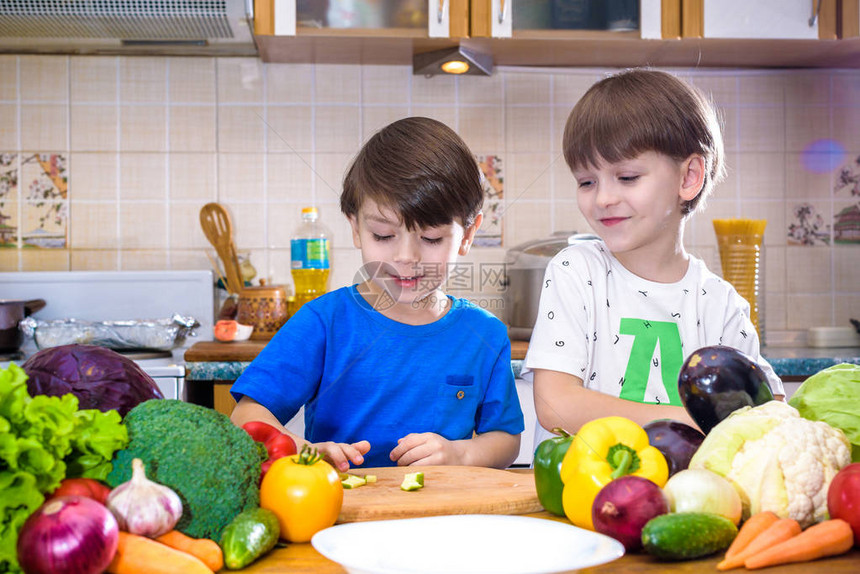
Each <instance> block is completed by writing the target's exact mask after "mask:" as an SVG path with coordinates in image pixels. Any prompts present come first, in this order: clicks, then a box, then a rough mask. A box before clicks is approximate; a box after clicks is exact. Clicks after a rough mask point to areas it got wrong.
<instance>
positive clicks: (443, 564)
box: [311, 514, 624, 574]
mask: <svg viewBox="0 0 860 574" xmlns="http://www.w3.org/2000/svg"><path fill="white" fill-rule="evenodd" d="M311 544H313V546H314V548H316V549H317V551H318V552H319V553H320V554H322V555H323V556H325V557H326V558H328V559H329V560H333V561H335V562H337V563H339V564H340V565H341V566H343V567H344V568H346V569H347V570H348V571H349V572H350V573H352V574H366V573H374V574H435V573H445V574H453V573H462V574H466V573H468V574H479V573H486V574H526V573H529V574H549V573H552V572H567V571H569V570H576V569H578V568H586V567H589V566H596V565H598V564H604V563H606V562H611V561H612V560H615V559H617V558H620V557H621V556H623V555H624V547H623V546H622V545H621V543H620V542H618V541H617V540H614V539H612V538H610V537H608V536H604V535H603V534H598V533H597V532H591V531H590V530H584V529H582V528H577V527H576V526H573V525H570V524H566V523H563V522H557V521H555V520H545V519H542V518H530V517H527V516H505V515H484V514H464V515H457V516H429V517H425V518H406V519H401V520H381V521H371V522H353V523H350V524H339V525H337V526H333V527H331V528H326V529H325V530H322V531H320V532H318V533H317V534H316V535H314V537H313V539H312V540H311Z"/></svg>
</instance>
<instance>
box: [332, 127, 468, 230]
mask: <svg viewBox="0 0 860 574" xmlns="http://www.w3.org/2000/svg"><path fill="white" fill-rule="evenodd" d="M365 199H371V200H373V201H374V202H376V203H377V204H378V205H380V206H382V207H386V208H389V209H392V210H394V211H395V212H397V214H398V215H399V216H400V218H401V219H402V222H403V224H405V225H406V228H407V229H410V230H411V229H414V228H415V227H435V226H438V225H447V224H449V223H451V222H453V221H454V219H455V218H457V219H458V220H459V221H460V223H462V224H463V225H464V226H465V227H468V226H470V225H472V223H474V221H475V216H476V215H477V214H478V213H479V212H480V211H481V206H482V205H483V202H484V189H483V186H482V182H481V172H480V170H479V168H478V163H477V161H476V160H475V157H474V156H473V155H472V152H471V151H470V150H469V148H468V146H466V143H465V142H464V141H463V140H462V139H461V138H460V136H458V135H457V134H456V133H455V132H454V131H453V130H452V129H451V128H449V127H448V126H446V125H445V124H443V123H442V122H439V121H436V120H432V119H430V118H421V117H413V118H405V119H402V120H398V121H396V122H394V123H392V124H389V125H388V126H386V127H384V128H382V129H381V130H379V131H378V132H376V133H375V134H374V135H373V136H372V137H371V138H370V139H369V140H368V141H367V143H365V144H364V146H363V147H362V148H361V150H360V151H359V152H358V154H357V155H356V156H355V159H353V161H352V165H351V166H350V167H349V170H348V171H347V173H346V176H345V177H344V180H343V193H342V194H341V196H340V210H341V211H342V212H343V213H344V214H345V215H346V216H348V217H349V216H357V215H358V211H359V210H360V209H361V205H362V202H363V201H364V200H365Z"/></svg>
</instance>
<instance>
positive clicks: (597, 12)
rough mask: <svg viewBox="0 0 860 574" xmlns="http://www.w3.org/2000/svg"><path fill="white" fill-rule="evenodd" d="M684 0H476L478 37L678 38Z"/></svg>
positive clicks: (473, 29)
mask: <svg viewBox="0 0 860 574" xmlns="http://www.w3.org/2000/svg"><path fill="white" fill-rule="evenodd" d="M680 6H681V0H472V1H471V6H470V14H471V23H470V29H471V36H472V37H476V38H510V37H513V38H559V39H583V38H586V39H587V38H594V39H599V38H601V37H606V38H609V37H613V36H614V37H628V38H648V39H658V38H678V37H680V35H681V9H680Z"/></svg>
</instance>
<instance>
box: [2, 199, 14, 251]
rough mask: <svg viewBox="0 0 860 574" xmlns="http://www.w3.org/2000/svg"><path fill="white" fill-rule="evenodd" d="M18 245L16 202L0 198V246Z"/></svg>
mask: <svg viewBox="0 0 860 574" xmlns="http://www.w3.org/2000/svg"><path fill="white" fill-rule="evenodd" d="M4 247H12V248H14V247H18V202H17V201H8V200H2V199H0V248H4Z"/></svg>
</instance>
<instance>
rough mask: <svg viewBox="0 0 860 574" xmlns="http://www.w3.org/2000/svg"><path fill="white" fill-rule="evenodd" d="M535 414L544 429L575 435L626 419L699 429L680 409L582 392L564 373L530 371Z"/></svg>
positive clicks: (579, 384)
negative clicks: (596, 422)
mask: <svg viewBox="0 0 860 574" xmlns="http://www.w3.org/2000/svg"><path fill="white" fill-rule="evenodd" d="M534 396H535V411H537V415H538V421H539V422H540V424H541V426H542V427H543V428H545V429H553V428H556V427H561V428H563V429H564V430H566V431H568V432H570V433H575V432H577V431H578V430H579V427H581V426H582V425H584V424H585V423H587V422H588V421H590V420H593V419H597V418H601V417H608V416H621V417H626V418H628V419H630V420H632V421H634V422H636V423H638V424H639V425H642V426H644V425H646V424H648V423H649V422H651V421H653V420H655V419H672V420H676V421H680V422H682V423H685V424H688V425H690V426H691V427H693V428H699V427H698V425H696V423H695V422H694V421H693V419H692V418H691V417H690V415H689V414H688V413H687V410H686V409H685V408H684V407H673V406H669V405H652V404H645V403H637V402H634V401H628V400H626V399H619V398H618V397H613V396H611V395H606V394H603V393H601V392H599V391H592V390H590V389H586V388H585V387H584V386H583V384H582V379H580V378H579V377H575V376H574V375H571V374H568V373H562V372H559V371H548V370H546V369H535V370H534Z"/></svg>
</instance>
